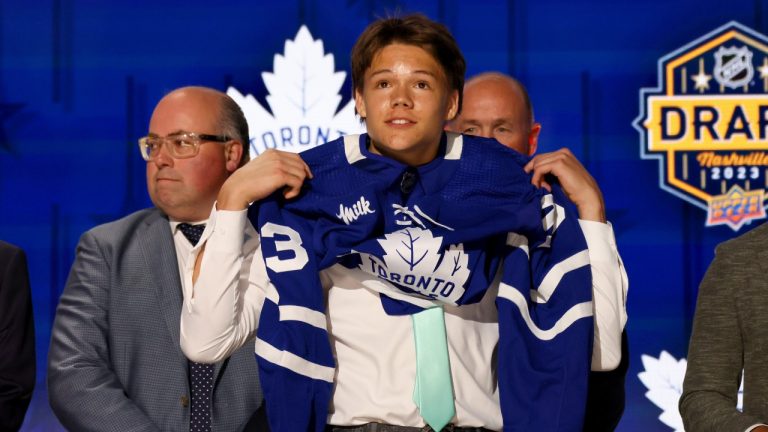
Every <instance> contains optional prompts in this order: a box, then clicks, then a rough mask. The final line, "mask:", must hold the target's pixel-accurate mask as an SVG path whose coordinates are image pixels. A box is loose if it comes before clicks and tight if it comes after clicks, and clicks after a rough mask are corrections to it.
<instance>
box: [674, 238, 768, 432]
mask: <svg viewBox="0 0 768 432" xmlns="http://www.w3.org/2000/svg"><path fill="white" fill-rule="evenodd" d="M766 244H768V225H766V224H763V225H761V226H759V227H757V228H755V229H753V230H751V231H749V232H748V233H746V234H744V235H742V236H739V237H738V238H735V239H733V240H730V241H727V242H725V243H723V244H721V245H719V246H718V247H717V250H716V253H715V260H714V261H712V264H711V265H710V266H709V269H708V270H707V274H706V275H705V276H704V280H703V281H702V282H701V286H699V297H698V300H697V303H696V316H695V317H694V319H693V332H692V333H691V342H690V345H689V346H688V368H687V370H686V372H685V381H684V382H683V394H682V396H681V397H680V415H681V416H682V418H683V424H684V425H685V430H689V431H697V432H730V431H733V432H765V431H768V318H766V310H768V278H766V277H765V274H766V262H768V254H766V247H765V245H766ZM742 378H743V382H744V404H743V405H744V406H743V409H742V410H739V409H737V407H736V406H737V401H738V395H739V384H740V383H741V382H742Z"/></svg>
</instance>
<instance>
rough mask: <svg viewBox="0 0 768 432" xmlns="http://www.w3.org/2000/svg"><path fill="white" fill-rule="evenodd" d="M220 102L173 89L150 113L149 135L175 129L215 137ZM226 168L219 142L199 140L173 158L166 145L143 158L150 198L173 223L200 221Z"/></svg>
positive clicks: (206, 95) (203, 94) (207, 95)
mask: <svg viewBox="0 0 768 432" xmlns="http://www.w3.org/2000/svg"><path fill="white" fill-rule="evenodd" d="M219 107H220V100H219V99H218V97H216V96H215V95H213V94H212V93H207V92H205V91H201V90H199V89H198V90H196V89H185V90H180V91H176V92H173V93H171V94H169V95H167V96H166V97H164V98H163V99H162V100H161V101H160V102H159V103H158V104H157V107H156V108H155V111H154V112H153V113H152V119H151V120H150V122H149V133H151V134H155V135H158V136H167V135H169V134H174V133H179V132H194V133H197V134H212V135H220V134H221V131H220V130H219V126H218V118H219ZM228 174H229V172H228V171H227V169H226V162H225V146H224V145H222V144H221V143H215V142H202V143H201V144H200V152H199V153H198V154H197V155H196V156H194V157H192V158H188V159H174V158H173V157H171V155H170V154H168V150H167V149H166V145H163V148H162V150H161V151H160V153H158V155H157V156H156V157H155V158H154V159H153V160H151V161H149V162H147V190H148V191H149V196H150V198H151V199H152V202H153V203H154V204H155V206H157V207H158V208H160V209H161V210H163V212H165V213H166V214H167V215H168V216H170V217H171V218H173V219H176V220H179V221H186V222H191V221H199V220H203V219H206V218H207V217H208V214H209V213H210V211H211V206H212V205H213V202H214V201H215V200H216V196H217V194H218V192H219V188H220V187H221V185H222V183H224V180H226V178H227V175H228Z"/></svg>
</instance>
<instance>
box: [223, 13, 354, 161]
mask: <svg viewBox="0 0 768 432" xmlns="http://www.w3.org/2000/svg"><path fill="white" fill-rule="evenodd" d="M273 69H274V71H273V72H271V73H270V72H262V74H261V78H262V79H263V80H264V85H265V86H266V87H267V91H269V95H268V96H267V103H268V104H269V108H270V110H271V111H272V112H271V113H270V112H269V111H267V110H266V109H265V108H264V107H262V106H261V104H260V103H259V102H258V101H257V100H256V98H254V97H253V95H250V94H248V95H243V94H242V93H240V92H239V91H238V90H237V89H236V88H234V87H230V88H229V89H227V95H229V96H230V97H231V98H232V99H234V100H235V102H237V104H238V105H240V108H241V109H242V110H243V114H245V118H246V120H248V129H249V131H250V141H251V143H250V148H251V156H254V157H255V156H258V155H259V154H261V153H262V152H263V151H265V150H267V149H270V148H276V149H279V150H285V151H292V152H300V151H303V150H306V149H309V148H312V147H315V146H317V145H320V144H324V143H326V142H328V141H332V140H334V139H336V138H338V137H339V136H342V135H347V134H353V133H362V132H364V131H365V129H364V127H363V125H362V124H361V123H360V121H359V120H358V118H357V116H356V115H355V103H354V100H350V101H349V102H348V103H347V104H346V105H345V106H344V108H342V109H341V110H340V111H339V112H338V113H337V112H336V110H337V108H338V107H339V103H340V102H341V96H340V95H339V90H341V86H342V85H343V84H344V78H345V77H346V72H343V71H341V72H336V71H335V70H334V60H333V54H330V53H329V54H325V50H324V49H323V41H322V40H320V39H317V40H315V39H313V38H312V35H311V34H310V32H309V29H307V26H304V25H302V26H301V28H299V31H298V33H296V37H295V39H294V40H290V39H288V40H286V41H285V52H284V53H283V54H282V55H281V54H275V58H274V62H273Z"/></svg>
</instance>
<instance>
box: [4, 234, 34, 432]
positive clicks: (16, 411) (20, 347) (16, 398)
mask: <svg viewBox="0 0 768 432" xmlns="http://www.w3.org/2000/svg"><path fill="white" fill-rule="evenodd" d="M34 324H35V322H34V319H33V318H32V296H31V292H30V288H29V272H28V271H27V257H26V255H24V251H23V250H21V249H19V248H18V247H16V246H14V245H12V244H10V243H6V242H4V241H0V351H1V352H2V355H0V431H16V430H19V428H21V424H22V422H23V421H24V413H26V412H27V407H28V406H29V401H30V399H31V398H32V389H33V388H34V387H35V326H34Z"/></svg>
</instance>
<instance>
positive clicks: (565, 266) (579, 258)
mask: <svg viewBox="0 0 768 432" xmlns="http://www.w3.org/2000/svg"><path fill="white" fill-rule="evenodd" d="M588 265H589V251H588V250H587V249H584V250H583V251H581V252H579V253H576V254H573V255H571V256H570V257H568V258H566V259H564V260H562V261H560V262H559V263H557V264H555V265H553V266H552V268H551V269H549V272H547V274H546V276H544V278H543V279H542V280H541V284H539V287H538V289H535V290H531V300H533V301H534V302H536V303H546V302H548V301H549V298H550V297H552V294H554V293H555V290H556V289H557V287H558V286H559V284H560V281H561V280H562V279H563V276H565V274H566V273H568V272H569V271H572V270H576V269H579V268H581V267H584V266H588Z"/></svg>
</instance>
